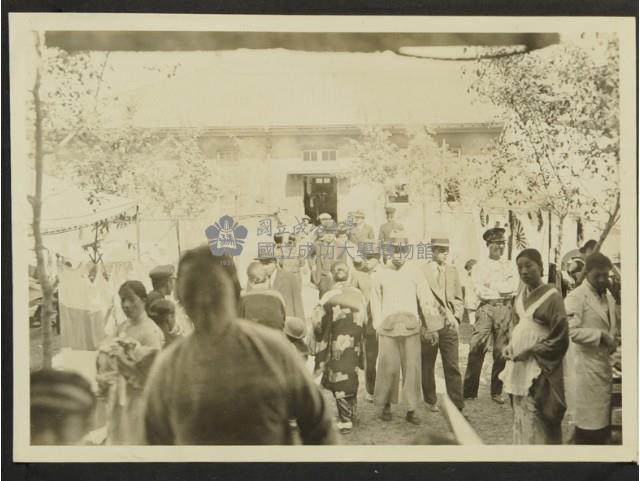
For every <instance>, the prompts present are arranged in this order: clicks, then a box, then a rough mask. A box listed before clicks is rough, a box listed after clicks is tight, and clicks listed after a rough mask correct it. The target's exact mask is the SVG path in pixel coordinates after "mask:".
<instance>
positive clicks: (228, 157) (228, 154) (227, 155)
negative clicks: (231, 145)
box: [218, 149, 238, 162]
mask: <svg viewBox="0 0 640 481" xmlns="http://www.w3.org/2000/svg"><path fill="white" fill-rule="evenodd" d="M218 159H220V160H223V161H228V162H234V161H236V160H238V151H237V150H236V149H220V150H218Z"/></svg>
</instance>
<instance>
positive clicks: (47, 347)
mask: <svg viewBox="0 0 640 481" xmlns="http://www.w3.org/2000/svg"><path fill="white" fill-rule="evenodd" d="M35 35H36V54H37V62H38V65H37V67H36V79H35V83H34V86H33V103H34V107H35V126H34V127H35V129H34V134H35V152H34V155H35V175H36V185H35V188H36V190H35V195H34V196H33V197H30V198H29V200H30V201H31V206H32V208H33V224H32V227H33V238H34V244H35V245H34V250H35V253H36V266H37V273H38V282H39V283H40V289H42V307H41V309H40V316H41V317H40V320H41V326H42V327H41V329H42V366H41V368H43V369H50V368H51V367H52V359H53V346H52V330H51V323H52V319H53V317H54V316H55V309H54V307H53V286H52V285H51V282H50V280H49V275H48V273H47V266H46V264H45V259H44V251H45V247H44V244H43V242H42V232H41V230H40V224H41V217H42V163H43V156H44V152H43V149H42V106H41V104H40V69H41V65H40V64H41V58H42V57H41V53H40V34H39V33H38V32H36V33H35ZM32 367H33V366H32Z"/></svg>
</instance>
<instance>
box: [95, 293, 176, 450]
mask: <svg viewBox="0 0 640 481" xmlns="http://www.w3.org/2000/svg"><path fill="white" fill-rule="evenodd" d="M118 294H119V296H120V300H121V302H122V311H123V312H124V314H125V315H126V316H127V320H126V321H125V322H123V323H122V324H121V325H120V326H118V328H117V332H116V335H115V337H114V338H111V339H107V340H106V341H105V342H104V343H103V344H102V346H101V347H100V349H99V351H98V358H97V364H98V365H97V370H98V376H97V381H98V390H99V395H101V396H103V397H105V398H106V402H107V439H106V442H107V444H111V445H114V444H115V445H130V444H142V443H143V442H144V438H143V436H142V423H141V421H142V413H141V395H142V388H143V386H144V382H145V380H146V377H147V374H148V373H149V369H150V368H151V364H152V363H153V360H154V358H155V354H156V353H157V352H158V351H159V350H160V349H161V348H162V346H163V345H164V334H163V333H162V330H161V329H160V328H159V327H158V326H157V325H156V323H155V322H153V321H152V320H151V319H150V318H149V317H148V316H147V313H146V310H145V303H146V298H147V292H146V290H145V288H144V285H143V284H142V283H141V282H139V281H127V282H125V283H124V284H122V286H120V289H119V291H118Z"/></svg>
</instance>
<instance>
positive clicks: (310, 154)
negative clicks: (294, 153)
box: [302, 149, 338, 162]
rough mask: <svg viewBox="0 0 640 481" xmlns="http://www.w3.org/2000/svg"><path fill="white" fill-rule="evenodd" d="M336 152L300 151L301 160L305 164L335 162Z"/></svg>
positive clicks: (333, 150)
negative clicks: (319, 161) (320, 161)
mask: <svg viewBox="0 0 640 481" xmlns="http://www.w3.org/2000/svg"><path fill="white" fill-rule="evenodd" d="M337 158H338V152H337V151H336V150H335V149H306V150H303V151H302V160H303V161H305V162H316V161H318V160H322V161H325V162H330V161H336V160H337Z"/></svg>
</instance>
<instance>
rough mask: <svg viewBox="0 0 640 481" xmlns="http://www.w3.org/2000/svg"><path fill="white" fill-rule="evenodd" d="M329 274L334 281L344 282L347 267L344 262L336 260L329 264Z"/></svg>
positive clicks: (347, 271) (346, 277) (346, 275)
mask: <svg viewBox="0 0 640 481" xmlns="http://www.w3.org/2000/svg"><path fill="white" fill-rule="evenodd" d="M331 275H332V276H333V280H334V281H335V282H345V281H346V280H347V279H349V267H348V266H347V264H346V263H345V262H342V261H336V262H334V263H333V265H332V266H331Z"/></svg>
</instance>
